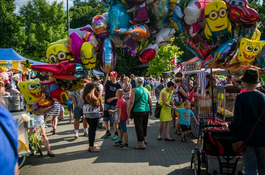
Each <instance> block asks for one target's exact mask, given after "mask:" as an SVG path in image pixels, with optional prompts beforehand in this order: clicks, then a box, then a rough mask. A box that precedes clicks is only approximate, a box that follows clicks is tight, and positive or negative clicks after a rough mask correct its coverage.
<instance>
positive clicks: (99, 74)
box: [88, 69, 104, 77]
mask: <svg viewBox="0 0 265 175" xmlns="http://www.w3.org/2000/svg"><path fill="white" fill-rule="evenodd" d="M88 74H89V75H90V71H88ZM93 75H98V76H101V77H103V76H104V72H101V71H98V70H96V69H93Z"/></svg>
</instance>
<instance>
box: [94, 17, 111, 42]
mask: <svg viewBox="0 0 265 175" xmlns="http://www.w3.org/2000/svg"><path fill="white" fill-rule="evenodd" d="M92 26H93V29H94V32H95V34H96V35H97V36H98V37H99V38H106V37H107V36H108V23H107V20H106V19H105V18H104V17H103V16H102V15H96V16H95V17H94V18H93V19H92Z"/></svg>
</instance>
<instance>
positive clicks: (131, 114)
mask: <svg viewBox="0 0 265 175" xmlns="http://www.w3.org/2000/svg"><path fill="white" fill-rule="evenodd" d="M143 95H144V89H143V93H142V95H141V96H140V98H139V99H138V100H137V101H136V103H134V104H133V107H132V109H131V111H130V118H131V119H133V108H134V107H135V105H136V104H137V103H138V102H139V101H140V100H141V98H142V96H143Z"/></svg>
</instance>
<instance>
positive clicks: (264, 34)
mask: <svg viewBox="0 0 265 175" xmlns="http://www.w3.org/2000/svg"><path fill="white" fill-rule="evenodd" d="M249 5H250V6H251V7H252V8H254V9H255V10H256V11H257V12H258V13H259V16H260V19H259V21H260V22H261V25H260V26H259V28H258V29H259V31H260V32H261V40H264V39H265V10H264V7H265V0H263V2H262V4H261V1H259V0H257V1H253V2H252V3H250V4H249Z"/></svg>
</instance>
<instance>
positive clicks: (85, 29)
mask: <svg viewBox="0 0 265 175" xmlns="http://www.w3.org/2000/svg"><path fill="white" fill-rule="evenodd" d="M68 32H69V34H71V33H73V32H75V33H77V34H78V35H79V36H80V37H81V38H83V36H84V34H85V33H87V32H93V28H92V27H91V25H89V24H88V25H86V26H84V27H80V28H76V29H69V31H68Z"/></svg>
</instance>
